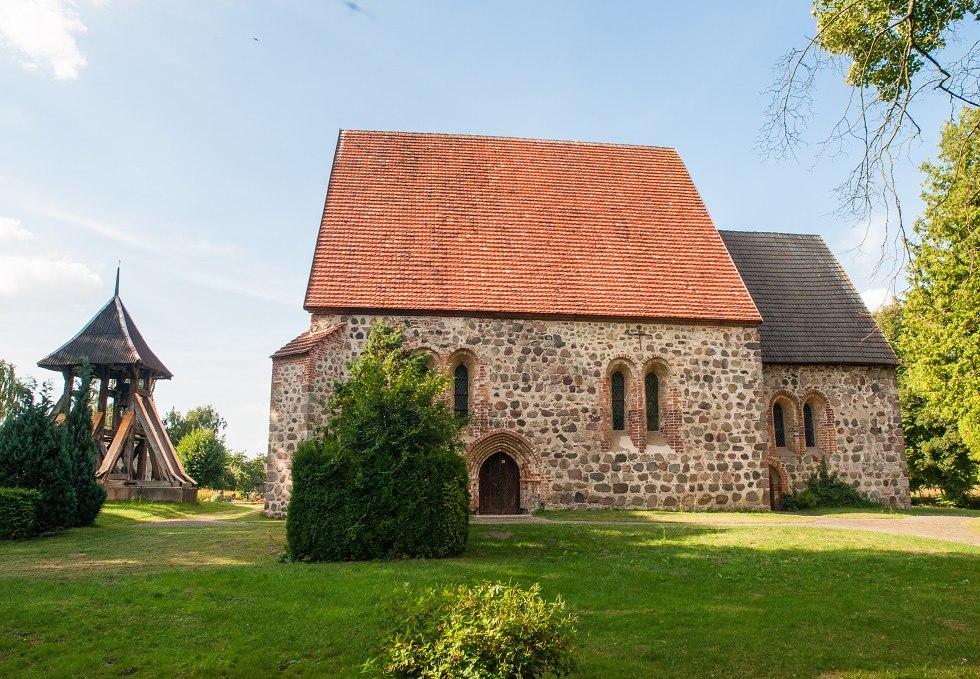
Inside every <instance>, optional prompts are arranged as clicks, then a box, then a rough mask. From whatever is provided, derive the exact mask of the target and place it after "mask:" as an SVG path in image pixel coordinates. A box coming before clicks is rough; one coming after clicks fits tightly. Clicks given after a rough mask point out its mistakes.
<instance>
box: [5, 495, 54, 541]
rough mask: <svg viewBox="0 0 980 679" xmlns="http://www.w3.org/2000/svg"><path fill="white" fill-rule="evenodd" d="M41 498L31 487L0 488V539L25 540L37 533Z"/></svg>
mask: <svg viewBox="0 0 980 679" xmlns="http://www.w3.org/2000/svg"><path fill="white" fill-rule="evenodd" d="M42 500H43V498H42V497H41V493H39V492H38V491H36V490H34V489H33V488H0V540H26V539H27V538H32V537H34V536H35V535H37V534H38V530H37V514H38V511H39V510H40V508H41V502H42Z"/></svg>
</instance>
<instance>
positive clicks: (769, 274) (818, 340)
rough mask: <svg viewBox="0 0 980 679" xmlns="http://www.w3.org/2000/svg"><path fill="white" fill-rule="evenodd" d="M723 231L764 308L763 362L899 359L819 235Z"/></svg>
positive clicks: (881, 361)
mask: <svg viewBox="0 0 980 679" xmlns="http://www.w3.org/2000/svg"><path fill="white" fill-rule="evenodd" d="M720 233H721V237H722V239H723V240H724V241H725V244H726V245H727V246H728V251H729V252H730V253H731V256H732V260H733V261H734V262H735V266H737V267H738V271H739V273H740V274H742V280H744V281H745V284H746V285H747V286H748V288H749V292H750V293H752V298H753V299H754V300H755V303H756V306H758V308H759V311H761V312H762V325H760V326H759V334H760V335H761V337H762V362H763V363H795V364H811V365H812V364H852V365H898V359H897V358H896V357H895V352H893V351H892V348H891V345H889V344H888V340H886V339H885V337H884V335H882V334H881V330H879V329H878V326H877V324H875V321H874V318H873V317H872V316H871V314H870V313H869V312H868V309H867V308H866V307H865V306H864V302H863V300H862V299H861V296H860V295H859V294H858V292H857V290H855V289H854V285H852V284H851V281H850V279H849V278H848V277H847V274H846V273H844V270H843V269H842V268H841V266H840V264H839V263H838V262H837V259H836V258H835V257H834V255H833V254H832V253H831V252H830V250H829V249H828V248H827V246H826V245H825V244H824V242H823V239H821V238H820V236H804V235H797V234H789V233H761V232H754V231H721V232H720Z"/></svg>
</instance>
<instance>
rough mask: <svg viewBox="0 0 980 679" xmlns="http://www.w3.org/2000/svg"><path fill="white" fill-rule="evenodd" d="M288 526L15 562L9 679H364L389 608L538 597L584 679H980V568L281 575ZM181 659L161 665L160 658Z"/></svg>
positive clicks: (777, 550)
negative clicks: (143, 677) (523, 592)
mask: <svg viewBox="0 0 980 679" xmlns="http://www.w3.org/2000/svg"><path fill="white" fill-rule="evenodd" d="M283 534H284V528H283V526H282V524H281V523H275V524H270V525H268V526H266V525H248V524H240V525H228V526H221V527H182V526H174V527H162V528H159V529H154V530H135V529H128V528H127V529H101V530H100V529H98V528H95V529H80V530H75V531H67V532H66V533H64V534H61V535H59V536H55V537H53V538H48V539H44V540H40V541H32V542H25V543H14V544H13V545H12V546H13V549H12V550H10V549H8V545H9V543H8V544H7V545H3V546H0V588H2V591H3V592H4V601H5V616H4V618H3V619H2V620H0V674H2V675H3V676H18V675H22V676H29V675H34V676H36V675H39V674H49V675H62V676H63V675H67V674H79V675H92V674H96V675H106V674H108V675H116V674H125V673H132V674H147V675H151V674H152V675H178V674H183V675H188V676H197V675H203V674H217V675H230V676H240V675H249V676H257V675H264V674H272V673H276V674H278V673H282V674H286V675H299V674H321V675H324V676H354V675H356V674H357V669H356V668H357V667H358V666H359V665H360V663H362V662H363V661H364V660H365V659H366V658H367V657H368V656H369V655H370V654H371V653H372V648H373V644H374V643H375V633H376V632H375V630H376V628H377V624H378V622H379V620H378V616H379V615H380V614H381V613H380V611H381V608H380V605H381V602H383V601H384V600H385V598H386V597H389V596H391V595H392V594H393V593H395V592H396V591H400V590H401V589H402V588H403V585H407V586H408V587H409V588H410V589H412V590H416V589H421V588H425V587H435V586H442V585H446V584H451V583H461V582H466V583H476V582H480V581H482V580H502V581H512V582H515V583H517V584H521V585H524V586H527V585H530V584H532V583H534V582H540V583H541V585H542V588H543V593H544V595H545V596H546V597H547V598H554V597H555V596H558V595H560V596H562V597H563V598H564V599H565V601H566V602H567V605H568V607H569V608H570V609H571V610H572V611H573V612H575V613H576V614H577V615H578V616H579V617H580V623H579V629H580V633H579V639H580V641H581V646H582V658H581V665H582V667H581V671H580V673H579V674H578V676H580V677H611V676H615V677H631V676H635V677H649V676H685V677H708V676H727V677H790V676H810V677H816V676H819V675H821V674H827V675H833V676H862V677H894V676H928V677H954V676H977V674H980V635H977V634H976V633H975V632H976V630H977V629H980V602H978V600H977V598H976V596H975V592H976V589H975V588H976V583H977V582H978V581H980V550H978V549H973V548H969V547H960V546H957V545H951V544H949V543H939V542H933V541H929V540H922V539H917V538H905V537H903V538H897V537H894V536H882V535H869V534H858V535H852V534H850V533H849V532H839V531H824V530H817V529H808V530H806V531H803V530H799V529H796V528H793V527H792V526H787V527H767V528H764V527H733V528H719V527H710V526H699V525H689V524H680V525H678V524H670V525H664V524H658V525H643V524H638V525H636V526H632V525H630V526H602V525H589V524H581V525H548V524H517V525H506V526H502V525H473V526H471V534H470V536H471V537H470V543H469V545H468V547H467V551H466V553H465V554H464V555H463V556H461V557H458V558H454V559H444V560H438V561H421V560H411V561H395V562H367V563H338V564H313V565H310V564H280V563H277V562H276V559H275V553H276V551H278V549H280V548H281V546H282V543H283V541H284V539H283ZM161 648H166V649H168V651H167V653H159V649H161Z"/></svg>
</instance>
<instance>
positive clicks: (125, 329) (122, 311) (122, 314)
mask: <svg viewBox="0 0 980 679" xmlns="http://www.w3.org/2000/svg"><path fill="white" fill-rule="evenodd" d="M112 301H113V302H115V303H116V317H117V318H118V319H119V329H120V330H122V334H123V337H125V338H126V344H128V345H129V350H130V352H132V355H133V358H135V359H136V360H137V361H141V360H143V357H142V356H140V352H139V350H138V349H137V348H136V345H135V344H133V338H132V336H131V335H130V334H129V324H128V323H126V308H125V307H124V306H123V303H122V298H120V297H119V295H118V294H117V295H115V296H113V298H112Z"/></svg>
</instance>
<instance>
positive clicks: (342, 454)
mask: <svg viewBox="0 0 980 679" xmlns="http://www.w3.org/2000/svg"><path fill="white" fill-rule="evenodd" d="M425 360H426V359H425V357H424V356H409V355H407V354H405V353H404V352H402V350H401V334H400V332H399V331H398V330H396V329H395V328H392V327H391V326H388V325H385V324H381V323H379V324H376V325H375V326H374V328H372V330H371V334H370V336H369V338H368V342H367V345H366V347H365V350H364V353H363V354H362V355H361V357H360V358H359V359H358V360H357V361H355V362H354V363H352V364H351V366H350V371H351V377H350V379H349V380H347V381H346V382H338V383H337V384H335V385H334V396H333V399H332V400H331V401H330V404H329V405H328V411H327V424H326V427H325V428H324V429H323V430H322V431H321V432H319V433H318V435H317V436H315V437H314V438H312V439H310V440H309V441H306V442H305V443H304V444H303V445H301V446H300V448H299V450H297V452H296V454H295V455H294V457H293V467H292V482H293V487H292V494H291V496H290V501H289V508H288V511H287V514H286V539H287V544H288V555H289V557H290V558H292V559H294V560H297V561H349V560H363V559H395V558H403V557H426V558H429V557H445V556H453V555H456V554H460V553H462V551H463V549H464V547H465V546H466V537H467V524H468V520H469V515H468V503H469V499H468V494H467V491H468V476H467V470H466V463H465V462H464V461H463V458H462V456H461V455H459V451H460V448H461V441H460V433H461V431H462V422H461V421H460V419H459V418H457V417H456V415H455V413H453V412H452V410H450V408H449V406H448V404H447V403H446V402H445V399H443V398H442V396H443V394H444V392H445V390H446V389H447V387H448V382H447V380H446V378H445V377H442V376H440V375H436V374H434V373H432V372H430V371H429V370H427V369H426V366H425Z"/></svg>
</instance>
